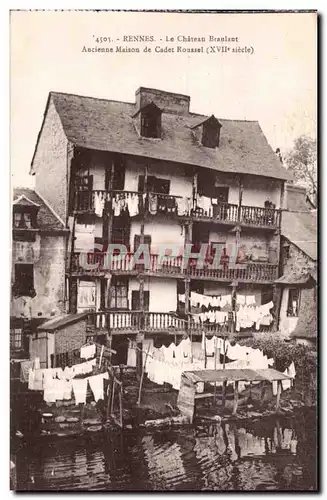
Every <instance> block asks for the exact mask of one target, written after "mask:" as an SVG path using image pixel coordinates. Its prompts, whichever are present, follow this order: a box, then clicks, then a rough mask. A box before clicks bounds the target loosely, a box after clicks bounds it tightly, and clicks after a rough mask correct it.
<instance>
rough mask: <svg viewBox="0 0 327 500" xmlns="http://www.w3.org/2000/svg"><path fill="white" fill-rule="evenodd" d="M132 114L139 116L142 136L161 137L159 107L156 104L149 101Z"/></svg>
mask: <svg viewBox="0 0 327 500" xmlns="http://www.w3.org/2000/svg"><path fill="white" fill-rule="evenodd" d="M134 116H135V117H136V116H140V133H141V136H142V137H149V138H154V139H160V138H161V109H159V108H158V106H156V105H155V104H154V103H153V102H150V104H147V105H146V106H144V107H143V108H142V109H140V111H138V112H137V113H136V115H134Z"/></svg>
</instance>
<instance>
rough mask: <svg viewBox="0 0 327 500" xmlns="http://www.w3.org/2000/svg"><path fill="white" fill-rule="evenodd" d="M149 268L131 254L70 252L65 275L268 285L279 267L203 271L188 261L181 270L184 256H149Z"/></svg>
mask: <svg viewBox="0 0 327 500" xmlns="http://www.w3.org/2000/svg"><path fill="white" fill-rule="evenodd" d="M149 264H150V266H149V267H148V268H147V267H146V266H145V265H143V264H135V262H134V259H133V254H132V253H127V254H125V255H124V256H122V257H120V256H119V255H118V256H113V257H111V258H109V256H108V255H107V254H106V253H102V252H90V253H73V254H72V257H71V267H70V270H68V272H70V273H71V274H72V275H77V276H100V275H104V274H105V273H107V272H108V273H111V274H116V275H126V276H128V275H131V276H133V275H138V274H145V275H149V276H152V275H154V276H162V277H171V278H183V277H186V276H189V277H190V278H191V279H192V278H193V279H197V280H202V279H204V280H213V281H225V282H231V281H235V280H236V281H240V282H244V283H271V282H273V281H275V280H276V279H277V277H278V275H277V273H278V265H277V264H267V263H261V262H255V263H254V262H251V263H245V264H236V265H234V266H228V265H221V266H219V267H218V268H212V266H211V265H210V264H206V263H205V264H204V265H203V267H202V268H197V267H196V261H192V260H190V261H189V265H188V266H187V268H186V269H185V268H183V257H182V256H179V257H165V259H164V260H162V259H161V258H160V256H159V255H150V262H149Z"/></svg>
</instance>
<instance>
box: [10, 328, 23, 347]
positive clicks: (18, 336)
mask: <svg viewBox="0 0 327 500" xmlns="http://www.w3.org/2000/svg"><path fill="white" fill-rule="evenodd" d="M22 348H23V338H22V329H21V328H11V329H10V349H12V350H13V351H15V350H21V349H22Z"/></svg>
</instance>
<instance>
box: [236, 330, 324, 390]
mask: <svg viewBox="0 0 327 500" xmlns="http://www.w3.org/2000/svg"><path fill="white" fill-rule="evenodd" d="M238 343H239V344H240V345H245V346H249V347H253V349H260V350H261V351H263V353H264V354H265V355H266V356H268V358H274V360H275V365H274V368H276V370H278V371H281V372H284V370H285V369H286V368H288V367H289V365H290V364H291V363H292V361H293V362H294V365H295V370H296V377H295V379H296V381H297V382H299V383H301V384H303V383H311V380H312V378H314V375H315V374H316V369H317V357H316V352H315V351H314V350H313V349H312V348H310V347H308V346H305V345H302V344H296V343H294V342H286V341H285V340H284V339H283V337H281V336H278V334H276V333H274V334H266V335H263V334H261V335H260V336H259V335H257V336H255V337H253V338H249V339H242V340H239V341H238Z"/></svg>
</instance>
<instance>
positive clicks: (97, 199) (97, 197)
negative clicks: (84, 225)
mask: <svg viewBox="0 0 327 500" xmlns="http://www.w3.org/2000/svg"><path fill="white" fill-rule="evenodd" d="M104 204H105V195H104V194H103V193H102V192H101V191H100V192H97V191H96V192H95V194H94V212H95V215H97V216H98V217H102V215H103V210H104Z"/></svg>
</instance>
